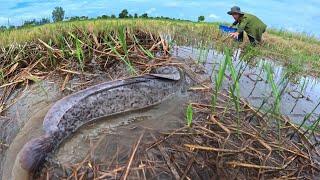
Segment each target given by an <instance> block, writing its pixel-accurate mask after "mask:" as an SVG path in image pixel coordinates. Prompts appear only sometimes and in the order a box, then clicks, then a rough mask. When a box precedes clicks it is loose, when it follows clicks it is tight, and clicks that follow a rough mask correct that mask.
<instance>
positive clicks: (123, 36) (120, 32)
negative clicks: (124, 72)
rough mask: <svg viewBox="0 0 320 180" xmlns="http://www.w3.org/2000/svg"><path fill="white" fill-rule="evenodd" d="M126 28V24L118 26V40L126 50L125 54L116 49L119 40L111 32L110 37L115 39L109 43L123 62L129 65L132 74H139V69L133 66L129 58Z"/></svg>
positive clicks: (124, 50)
mask: <svg viewBox="0 0 320 180" xmlns="http://www.w3.org/2000/svg"><path fill="white" fill-rule="evenodd" d="M126 32H127V30H126V28H125V27H124V26H120V27H119V28H118V40H119V43H120V46H121V48H122V50H123V52H124V55H121V54H120V53H119V52H118V50H117V49H116V47H115V45H113V43H114V44H116V43H117V42H116V41H115V40H114V39H113V37H112V36H111V34H109V38H110V39H111V40H112V41H113V43H111V42H107V45H108V46H109V47H110V48H111V50H112V51H113V52H114V53H115V54H116V55H117V56H118V57H119V58H120V59H121V61H122V62H124V63H125V65H126V66H127V68H128V70H129V72H130V73H131V74H132V75H137V71H136V70H135V68H134V67H133V65H132V64H131V62H130V60H129V58H128V55H129V54H128V48H127V41H126V37H127V35H126Z"/></svg>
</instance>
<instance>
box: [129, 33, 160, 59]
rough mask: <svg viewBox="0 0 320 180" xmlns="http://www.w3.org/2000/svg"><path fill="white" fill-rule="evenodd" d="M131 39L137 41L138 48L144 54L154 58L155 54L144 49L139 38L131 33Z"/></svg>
mask: <svg viewBox="0 0 320 180" xmlns="http://www.w3.org/2000/svg"><path fill="white" fill-rule="evenodd" d="M132 36H133V39H134V41H135V43H137V45H138V47H139V49H140V50H141V51H142V52H143V53H144V54H145V55H146V56H148V58H149V59H154V58H155V56H154V55H153V54H152V52H150V51H149V50H148V49H145V48H144V47H143V46H141V45H140V43H139V40H138V39H137V37H136V36H135V35H134V34H133V35H132Z"/></svg>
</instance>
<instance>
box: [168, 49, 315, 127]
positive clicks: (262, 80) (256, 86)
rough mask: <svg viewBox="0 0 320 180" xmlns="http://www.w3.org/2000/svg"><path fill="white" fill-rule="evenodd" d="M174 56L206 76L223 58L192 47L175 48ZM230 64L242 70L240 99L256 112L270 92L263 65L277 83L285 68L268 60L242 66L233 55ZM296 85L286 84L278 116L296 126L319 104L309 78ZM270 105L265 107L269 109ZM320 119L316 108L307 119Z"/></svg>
mask: <svg viewBox="0 0 320 180" xmlns="http://www.w3.org/2000/svg"><path fill="white" fill-rule="evenodd" d="M172 52H173V53H174V56H176V57H180V58H191V59H194V60H195V61H197V62H198V63H201V64H203V65H204V66H205V68H206V70H207V73H209V74H213V75H212V76H214V74H215V73H216V72H217V70H218V68H219V64H220V63H221V62H222V61H223V60H224V58H225V56H224V55H223V54H221V53H218V52H216V51H214V50H199V49H196V48H192V47H183V46H181V47H175V48H174V49H173V51H172ZM233 56H234V57H233V62H234V65H235V66H236V68H237V69H238V70H239V69H240V68H243V74H242V76H241V78H240V81H239V84H240V95H241V97H242V98H243V99H245V100H246V101H248V102H249V103H250V104H251V105H253V106H254V107H257V108H259V107H260V105H261V104H262V102H263V101H264V99H271V98H270V97H272V96H271V94H272V89H271V86H270V84H268V83H267V80H266V79H267V78H266V73H265V72H264V71H262V70H263V64H264V63H270V64H271V66H272V68H273V71H274V79H275V82H277V83H279V82H280V81H281V78H282V76H283V75H284V73H285V68H284V67H283V66H281V65H279V64H276V63H274V62H273V61H271V60H267V59H261V60H259V61H258V62H257V63H256V64H255V65H249V64H246V63H245V62H244V61H241V60H240V59H239V57H238V56H239V54H238V55H237V54H236V52H235V53H234V55H233ZM297 79H298V80H296V82H292V81H289V83H288V84H287V86H286V88H285V91H284V92H283V95H282V99H281V112H282V114H284V115H287V116H288V117H289V118H290V119H291V120H293V122H295V123H296V124H300V123H301V121H302V120H303V119H304V117H305V116H306V114H307V113H310V112H311V111H312V110H313V109H314V108H315V107H316V106H317V105H318V103H319V102H320V81H319V80H318V79H316V78H313V77H298V78H297ZM230 81H231V78H230V77H227V78H226V80H225V84H224V89H228V87H229V84H230V83H229V82H230ZM272 105H273V104H272V101H271V102H269V106H272ZM319 116H320V106H319V107H317V108H316V109H315V111H314V113H313V114H312V117H311V118H310V121H314V120H316V119H317V118H318V117H319ZM311 123H312V122H309V124H311Z"/></svg>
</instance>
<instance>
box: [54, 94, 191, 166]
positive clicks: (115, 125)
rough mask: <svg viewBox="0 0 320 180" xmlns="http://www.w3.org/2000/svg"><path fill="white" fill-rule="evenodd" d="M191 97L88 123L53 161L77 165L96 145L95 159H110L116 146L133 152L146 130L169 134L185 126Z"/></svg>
mask: <svg viewBox="0 0 320 180" xmlns="http://www.w3.org/2000/svg"><path fill="white" fill-rule="evenodd" d="M187 102H188V95H187V94H176V95H175V96H172V97H171V98H169V99H167V100H165V101H163V102H162V103H161V104H159V105H156V106H154V107H152V108H148V109H143V110H138V111H133V112H130V113H126V114H121V115H117V116H114V117H111V118H104V119H101V120H99V121H96V122H94V123H91V124H87V125H85V126H84V127H82V128H81V129H80V130H79V131H78V132H76V133H75V134H74V135H73V136H72V137H71V138H68V140H67V141H65V142H64V143H63V144H62V145H61V146H60V147H59V150H58V151H57V152H56V153H55V154H54V155H53V157H52V159H51V161H52V162H54V163H56V164H63V165H66V164H70V163H71V164H74V163H78V162H80V161H81V160H83V159H85V157H86V156H87V155H88V153H89V152H90V150H92V146H95V149H99V150H96V151H94V153H93V154H94V155H93V157H91V158H93V159H97V160H98V161H100V162H101V161H102V162H103V161H104V160H106V159H109V158H110V157H111V156H112V155H113V154H114V153H111V152H112V151H113V150H114V148H115V147H117V146H121V147H122V150H123V149H126V150H127V151H128V152H130V149H131V148H132V146H133V145H134V143H135V142H136V141H137V140H138V139H139V136H140V135H141V134H142V133H143V131H145V130H146V129H147V130H154V131H163V132H165V131H168V130H171V129H176V128H178V127H181V126H182V125H183V124H184V123H185V122H184V117H185V109H184V107H185V104H186V103H187Z"/></svg>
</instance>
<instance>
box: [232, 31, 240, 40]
mask: <svg viewBox="0 0 320 180" xmlns="http://www.w3.org/2000/svg"><path fill="white" fill-rule="evenodd" d="M230 36H231V37H233V38H235V39H237V38H238V36H239V33H238V32H234V33H230Z"/></svg>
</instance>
